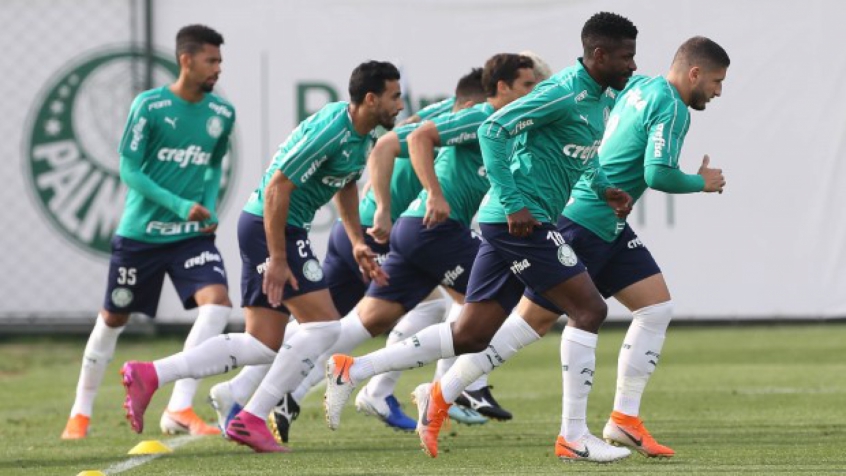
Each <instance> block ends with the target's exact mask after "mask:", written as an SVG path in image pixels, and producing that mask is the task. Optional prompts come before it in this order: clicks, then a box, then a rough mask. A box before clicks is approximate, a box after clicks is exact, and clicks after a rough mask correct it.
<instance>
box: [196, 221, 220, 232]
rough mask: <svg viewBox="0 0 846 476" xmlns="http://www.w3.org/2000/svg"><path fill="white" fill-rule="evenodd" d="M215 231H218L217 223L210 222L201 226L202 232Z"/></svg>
mask: <svg viewBox="0 0 846 476" xmlns="http://www.w3.org/2000/svg"><path fill="white" fill-rule="evenodd" d="M215 231H217V223H209V224H208V225H206V226H204V227H202V228H200V233H207V234H212V233H214V232H215Z"/></svg>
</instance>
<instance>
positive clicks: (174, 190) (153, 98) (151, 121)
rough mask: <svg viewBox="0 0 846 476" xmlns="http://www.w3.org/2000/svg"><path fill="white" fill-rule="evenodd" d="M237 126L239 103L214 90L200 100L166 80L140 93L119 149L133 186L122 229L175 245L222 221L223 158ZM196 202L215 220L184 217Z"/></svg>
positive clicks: (122, 232)
mask: <svg viewBox="0 0 846 476" xmlns="http://www.w3.org/2000/svg"><path fill="white" fill-rule="evenodd" d="M234 124H235V108H234V107H232V105H231V104H229V102H227V101H225V100H224V99H222V98H221V97H220V96H217V95H215V94H211V93H207V94H206V95H205V96H204V97H203V99H202V100H201V101H199V102H197V103H191V102H188V101H185V100H184V99H182V98H180V97H179V96H177V95H176V94H174V93H173V92H171V91H170V88H169V87H168V86H163V87H160V88H157V89H151V90H149V91H144V92H143V93H141V94H139V95H138V96H137V97H136V98H135V100H134V101H133V102H132V107H131V108H130V111H129V119H128V120H127V122H126V128H125V129H124V132H123V138H122V139H121V142H120V146H119V148H118V152H119V153H120V157H121V159H120V161H121V165H120V168H121V179H122V180H123V181H124V182H126V184H127V186H128V191H127V194H126V207H125V209H124V212H123V215H122V216H121V220H120V224H119V225H118V228H117V232H116V233H117V235H119V236H123V237H126V238H131V239H133V240H138V241H143V242H146V243H171V242H174V241H179V240H184V239H187V238H192V237H195V236H199V235H202V233H201V232H200V231H199V230H200V228H202V227H203V226H205V225H207V224H208V223H216V222H217V215H216V214H215V201H216V199H217V192H218V191H219V190H220V176H221V174H220V169H221V163H222V161H223V156H224V155H226V152H227V150H228V147H229V135H230V133H231V132H232V127H233V125H234ZM215 179H216V180H217V182H216V183H215ZM195 203H200V204H202V205H203V206H205V207H206V208H207V209H208V210H209V211H210V212H211V213H212V219H211V220H209V221H208V222H206V223H200V222H189V221H186V220H187V219H188V213H189V212H190V211H191V207H192V206H193V205H194V204H195Z"/></svg>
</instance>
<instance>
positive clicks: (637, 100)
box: [623, 89, 646, 111]
mask: <svg viewBox="0 0 846 476" xmlns="http://www.w3.org/2000/svg"><path fill="white" fill-rule="evenodd" d="M623 101H625V103H626V105H627V106H632V107H634V108H635V109H636V110H638V111H640V110H641V109H643V108H644V107H646V100H644V99H643V97H642V96H641V92H640V89H632V90H631V91H629V92H627V93H626V95H625V96H623Z"/></svg>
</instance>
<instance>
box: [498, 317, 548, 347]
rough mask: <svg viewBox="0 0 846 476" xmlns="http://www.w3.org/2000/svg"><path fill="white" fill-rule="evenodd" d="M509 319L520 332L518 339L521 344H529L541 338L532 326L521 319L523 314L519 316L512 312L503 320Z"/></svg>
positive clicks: (507, 320)
mask: <svg viewBox="0 0 846 476" xmlns="http://www.w3.org/2000/svg"><path fill="white" fill-rule="evenodd" d="M509 321H510V322H512V323H513V325H515V326H517V327H518V329H519V330H520V331H521V333H522V334H521V335H520V337H521V339H520V340H521V341H523V345H527V344H530V343H532V342H534V341H536V340H538V339H540V338H541V336H540V335H539V334H538V333H537V331H535V330H534V329H533V328H532V326H531V325H529V323H528V322H526V320H525V319H523V316H521V315H520V314H517V313H516V312H512V313H511V315H510V316H508V319H506V320H505V322H509Z"/></svg>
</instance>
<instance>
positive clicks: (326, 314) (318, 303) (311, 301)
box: [283, 288, 341, 323]
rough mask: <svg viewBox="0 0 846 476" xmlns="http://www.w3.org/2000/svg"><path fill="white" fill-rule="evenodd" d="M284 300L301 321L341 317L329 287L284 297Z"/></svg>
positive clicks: (334, 319) (331, 319)
mask: <svg viewBox="0 0 846 476" xmlns="http://www.w3.org/2000/svg"><path fill="white" fill-rule="evenodd" d="M283 302H284V303H285V306H286V307H287V308H288V309H290V310H291V312H292V313H293V316H294V318H295V319H296V320H297V321H298V322H300V323H307V322H323V321H336V320H338V319H340V318H341V316H340V314H338V310H337V309H336V308H335V304H334V303H333V302H332V296H331V295H330V294H329V289H327V288H324V289H318V290H315V291H312V292H309V293H305V294H298V295H296V296H292V297H290V298H288V299H284V298H283Z"/></svg>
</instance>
